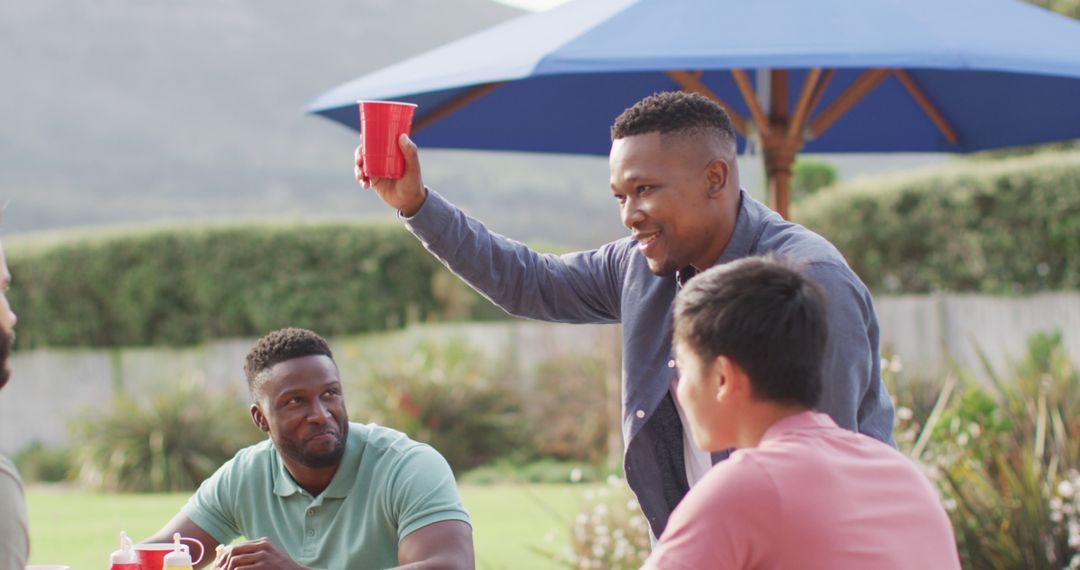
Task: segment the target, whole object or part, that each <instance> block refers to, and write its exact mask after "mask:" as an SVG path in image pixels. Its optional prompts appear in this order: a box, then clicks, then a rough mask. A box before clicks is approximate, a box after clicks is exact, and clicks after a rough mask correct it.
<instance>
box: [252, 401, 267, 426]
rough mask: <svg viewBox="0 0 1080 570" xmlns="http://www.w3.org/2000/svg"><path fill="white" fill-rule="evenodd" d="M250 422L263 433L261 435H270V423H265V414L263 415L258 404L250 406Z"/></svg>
mask: <svg viewBox="0 0 1080 570" xmlns="http://www.w3.org/2000/svg"><path fill="white" fill-rule="evenodd" d="M250 411H251V421H253V422H255V427H257V428H259V429H260V430H262V431H263V433H270V422H268V421H266V414H263V411H262V409H261V408H259V405H258V404H251V410H250Z"/></svg>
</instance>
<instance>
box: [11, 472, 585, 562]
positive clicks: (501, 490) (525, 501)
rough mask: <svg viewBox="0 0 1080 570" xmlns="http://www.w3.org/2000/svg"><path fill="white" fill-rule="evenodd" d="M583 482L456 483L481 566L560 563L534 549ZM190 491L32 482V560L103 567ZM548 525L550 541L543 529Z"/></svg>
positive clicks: (563, 526) (564, 520)
mask: <svg viewBox="0 0 1080 570" xmlns="http://www.w3.org/2000/svg"><path fill="white" fill-rule="evenodd" d="M586 488H587V487H584V486H581V485H509V484H507V485H491V486H487V485H485V486H471V485H466V486H463V487H462V490H461V493H462V497H463V499H464V501H465V505H466V506H467V507H468V509H469V512H470V514H471V515H472V518H473V529H474V539H475V541H476V554H477V567H478V568H479V569H480V570H510V569H512V570H548V569H555V568H559V566H556V565H555V564H552V563H551V562H549V561H547V560H546V559H545V558H544V557H542V556H540V555H538V554H536V553H535V552H533V549H534V548H536V547H540V548H544V549H554V548H561V547H562V545H564V544H565V541H566V535H567V532H568V528H569V521H570V520H572V518H573V516H574V515H575V514H576V513H577V510H578V508H579V507H580V504H581V495H582V493H583V492H584V490H585V489H586ZM187 497H188V494H187V493H183V494H147V495H135V494H127V495H106V494H93V493H86V492H82V491H78V490H73V489H70V488H55V487H43V486H31V487H30V488H29V489H28V490H27V505H28V508H29V511H30V541H31V553H30V562H32V563H34V564H49V563H63V564H68V565H70V566H71V568H72V570H97V569H101V568H108V565H109V553H111V552H112V551H113V550H115V549H116V548H117V547H118V544H119V540H118V538H119V534H120V530H121V529H123V530H126V531H127V532H128V533H129V534H131V536H132V537H133V538H134V539H136V540H138V539H140V538H143V537H146V536H149V535H150V534H151V533H153V532H155V531H157V530H158V529H159V528H161V525H162V524H164V522H165V521H167V520H168V519H169V518H170V517H172V516H173V515H174V514H176V512H177V510H178V509H179V508H180V506H181V505H183V504H184V502H185V501H186V500H187ZM551 531H554V534H555V536H556V540H555V542H545V539H544V536H545V535H546V534H548V533H549V532H551Z"/></svg>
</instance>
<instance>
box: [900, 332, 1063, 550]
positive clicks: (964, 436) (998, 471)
mask: <svg viewBox="0 0 1080 570" xmlns="http://www.w3.org/2000/svg"><path fill="white" fill-rule="evenodd" d="M985 362H986V361H985V359H984V363H985ZM986 367H987V372H988V374H989V375H990V376H991V378H992V382H993V386H992V389H989V390H988V389H987V388H986V387H983V386H980V385H977V384H974V383H973V382H971V381H970V380H966V381H962V380H957V379H954V378H950V379H947V380H946V382H945V383H944V385H943V386H942V387H941V389H940V393H939V396H938V398H937V400H936V401H935V404H934V406H933V408H932V409H931V410H930V411H929V412H928V413H926V414H916V413H915V412H913V411H912V408H911V407H909V404H908V402H906V401H904V396H905V395H907V394H910V393H911V392H910V391H907V390H899V391H896V392H894V396H896V397H897V417H898V420H899V421H898V425H897V429H898V431H899V434H898V436H897V440H898V444H899V445H900V448H901V450H903V451H905V452H907V453H908V454H909V455H910V456H911V457H912V458H913V459H915V460H917V461H919V462H920V463H921V464H922V465H923V466H924V469H925V472H926V473H927V475H928V476H929V477H930V479H931V481H933V482H934V483H935V484H936V485H937V488H938V490H939V492H940V493H941V495H942V502H943V504H944V505H945V507H946V509H947V510H949V511H950V517H951V519H952V523H953V529H954V531H955V533H956V539H957V545H958V547H959V551H960V557H961V561H962V562H963V565H964V567H965V568H970V569H974V570H981V569H1006V568H1028V569H1034V570H1042V569H1046V570H1050V569H1054V570H1057V569H1059V568H1063V567H1065V566H1066V565H1069V564H1080V562H1077V558H1076V556H1077V554H1078V553H1080V544H1077V543H1078V542H1080V541H1077V540H1075V539H1074V535H1075V530H1074V526H1075V524H1076V515H1075V509H1074V505H1075V498H1074V495H1073V494H1072V493H1073V487H1072V481H1073V480H1074V479H1075V473H1076V470H1077V467H1078V465H1077V456H1076V442H1077V440H1078V438H1080V425H1078V424H1077V423H1076V422H1074V421H1072V417H1073V416H1068V415H1065V414H1073V413H1075V406H1076V396H1077V390H1080V378H1078V376H1077V373H1076V369H1075V367H1074V366H1073V364H1072V362H1071V361H1070V360H1069V359H1068V357H1067V355H1066V354H1065V352H1064V347H1063V345H1062V344H1061V336H1060V335H1059V334H1056V333H1055V334H1040V335H1036V336H1034V337H1032V339H1031V340H1030V341H1029V343H1028V352H1027V355H1026V356H1025V357H1024V358H1023V359H1022V360H1021V361H1019V362H1015V363H1013V364H1012V365H1011V366H1010V368H1009V373H1008V375H1007V376H1003V375H1001V374H999V373H998V372H997V371H995V370H993V369H992V367H990V366H989V365H988V364H986ZM883 370H885V371H888V370H889V369H888V368H883ZM886 375H887V378H886V379H887V380H888V381H889V382H890V383H895V384H902V383H903V382H902V380H901V381H899V382H898V380H897V378H895V377H890V376H892V374H891V373H887V374H886ZM1070 525H1074V526H1070Z"/></svg>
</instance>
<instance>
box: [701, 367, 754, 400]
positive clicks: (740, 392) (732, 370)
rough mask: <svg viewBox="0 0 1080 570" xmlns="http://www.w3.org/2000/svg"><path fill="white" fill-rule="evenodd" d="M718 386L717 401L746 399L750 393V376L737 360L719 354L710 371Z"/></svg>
mask: <svg viewBox="0 0 1080 570" xmlns="http://www.w3.org/2000/svg"><path fill="white" fill-rule="evenodd" d="M710 374H711V375H712V377H713V379H714V381H715V383H716V384H715V386H716V401H718V402H731V401H733V400H732V399H733V398H738V399H744V398H747V397H749V395H750V377H749V376H747V375H746V370H743V367H742V366H739V364H738V363H737V362H735V361H734V360H732V359H730V358H728V357H726V356H723V355H721V356H717V357H716V360H714V361H713V366H712V370H711V371H710Z"/></svg>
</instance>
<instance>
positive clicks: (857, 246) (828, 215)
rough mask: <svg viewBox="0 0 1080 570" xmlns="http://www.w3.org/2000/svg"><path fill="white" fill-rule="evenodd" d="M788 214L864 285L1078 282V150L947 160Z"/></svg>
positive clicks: (997, 287) (849, 188)
mask: <svg viewBox="0 0 1080 570" xmlns="http://www.w3.org/2000/svg"><path fill="white" fill-rule="evenodd" d="M795 217H796V219H797V220H798V221H800V222H801V223H803V224H804V225H806V226H807V227H809V228H811V229H813V230H814V231H817V232H818V233H820V234H822V235H823V236H825V237H826V238H828V239H829V240H830V241H831V242H832V243H833V244H835V245H836V246H837V248H839V249H840V251H841V252H843V254H844V255H845V257H847V259H848V262H849V263H850V264H851V266H852V268H853V269H854V270H855V272H856V273H858V274H859V276H860V277H861V278H862V279H863V281H865V282H866V284H867V285H868V286H869V287H870V288H871V289H872V290H874V291H885V292H905V293H925V292H931V291H961V292H981V293H993V294H1012V293H1028V292H1033V291H1045V290H1059V289H1078V288H1080V152H1076V151H1073V152H1063V153H1045V154H1039V155H1034V156H1028V157H1015V158H1007V159H1002V160H999V161H996V162H989V161H983V160H974V161H967V162H963V163H955V164H953V165H951V166H950V167H948V168H944V169H941V170H936V171H931V172H927V173H921V174H911V175H904V176H894V177H891V178H874V179H867V180H863V181H857V182H853V183H851V184H846V185H843V186H839V187H834V188H832V189H831V190H830V191H829V192H825V193H819V194H818V195H815V196H813V197H812V198H809V199H807V200H805V201H804V202H802V203H801V204H799V205H798V207H797V208H796V210H795Z"/></svg>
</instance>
